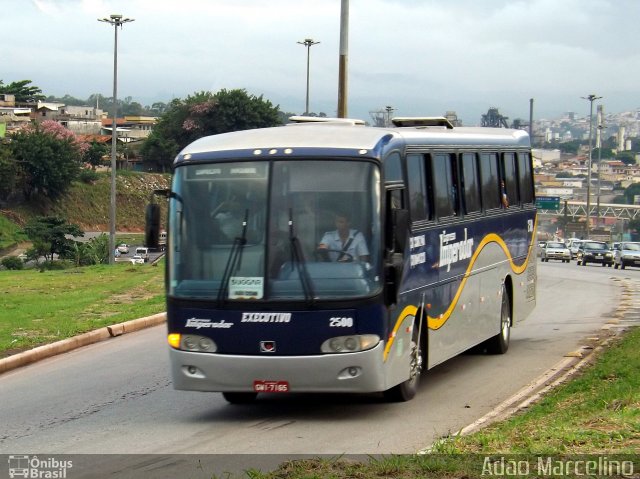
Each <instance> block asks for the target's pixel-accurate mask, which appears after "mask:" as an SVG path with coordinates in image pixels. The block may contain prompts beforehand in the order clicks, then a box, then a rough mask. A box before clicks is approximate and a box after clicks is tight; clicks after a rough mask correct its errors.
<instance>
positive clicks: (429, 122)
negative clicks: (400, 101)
mask: <svg viewBox="0 0 640 479" xmlns="http://www.w3.org/2000/svg"><path fill="white" fill-rule="evenodd" d="M391 122H392V123H393V126H397V127H411V126H413V127H416V126H445V127H447V128H448V129H450V130H451V129H453V125H452V124H451V122H450V121H449V120H447V119H446V118H445V117H444V116H405V117H398V118H392V119H391Z"/></svg>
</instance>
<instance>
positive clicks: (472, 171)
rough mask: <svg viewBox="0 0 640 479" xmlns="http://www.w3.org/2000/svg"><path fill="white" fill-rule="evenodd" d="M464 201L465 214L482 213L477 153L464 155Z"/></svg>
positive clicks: (462, 176)
mask: <svg viewBox="0 0 640 479" xmlns="http://www.w3.org/2000/svg"><path fill="white" fill-rule="evenodd" d="M461 170H462V175H461V179H460V181H461V184H462V199H463V201H464V212H465V213H467V214H468V213H475V212H476V211H480V207H481V201H480V184H479V183H480V182H479V180H478V162H477V158H476V154H475V153H463V154H462V168H461Z"/></svg>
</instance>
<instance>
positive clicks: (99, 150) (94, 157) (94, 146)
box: [82, 141, 109, 170]
mask: <svg viewBox="0 0 640 479" xmlns="http://www.w3.org/2000/svg"><path fill="white" fill-rule="evenodd" d="M108 153H109V147H108V146H107V145H106V144H104V143H98V142H96V141H92V142H91V144H90V145H89V148H87V150H86V151H85V152H84V155H83V156H82V161H83V162H85V163H88V164H90V165H91V168H92V169H94V170H95V169H96V166H100V165H101V164H102V157H103V156H105V155H106V154H108Z"/></svg>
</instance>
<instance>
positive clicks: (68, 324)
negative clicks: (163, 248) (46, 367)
mask: <svg viewBox="0 0 640 479" xmlns="http://www.w3.org/2000/svg"><path fill="white" fill-rule="evenodd" d="M164 298H165V296H164V268H163V267H162V263H161V264H159V265H158V266H157V267H152V266H150V265H132V264H130V263H116V264H115V265H113V266H108V265H97V266H88V267H83V268H76V269H67V270H60V271H44V272H39V271H38V270H34V269H30V270H22V271H0V357H5V356H8V355H10V354H14V353H17V352H20V351H23V350H25V349H30V348H33V347H35V346H39V345H42V344H46V343H51V342H54V341H58V340H61V339H65V338H68V337H71V336H74V335H76V334H79V333H83V332H86V331H91V330H94V329H96V328H100V327H103V326H108V325H110V324H114V323H120V322H122V321H127V320H130V319H136V318H139V317H143V316H148V315H151V314H155V313H159V312H162V311H164V310H165V302H164Z"/></svg>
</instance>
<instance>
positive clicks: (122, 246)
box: [118, 243, 129, 254]
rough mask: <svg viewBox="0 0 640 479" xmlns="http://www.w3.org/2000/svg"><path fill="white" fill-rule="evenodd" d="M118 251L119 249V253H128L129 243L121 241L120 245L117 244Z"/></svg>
mask: <svg viewBox="0 0 640 479" xmlns="http://www.w3.org/2000/svg"><path fill="white" fill-rule="evenodd" d="M118 251H120V253H122V254H128V253H129V245H128V244H125V243H122V244H120V245H118Z"/></svg>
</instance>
